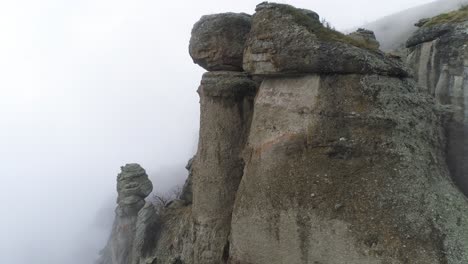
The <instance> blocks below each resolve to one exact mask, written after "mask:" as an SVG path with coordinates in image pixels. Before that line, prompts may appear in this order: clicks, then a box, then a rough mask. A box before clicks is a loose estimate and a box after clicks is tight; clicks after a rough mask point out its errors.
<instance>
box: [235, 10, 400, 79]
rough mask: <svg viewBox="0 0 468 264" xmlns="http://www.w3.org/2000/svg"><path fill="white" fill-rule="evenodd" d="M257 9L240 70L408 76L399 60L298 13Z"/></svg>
mask: <svg viewBox="0 0 468 264" xmlns="http://www.w3.org/2000/svg"><path fill="white" fill-rule="evenodd" d="M256 11H257V13H256V14H255V15H254V16H253V19H252V29H251V31H250V34H249V38H248V40H247V42H246V48H245V52H244V70H245V71H247V72H249V73H251V74H254V75H292V74H296V75H297V74H306V73H319V74H352V73H357V74H381V75H388V76H401V77H405V76H407V75H408V74H407V72H406V70H405V69H404V66H403V65H402V64H401V63H400V62H399V61H398V60H393V59H390V58H387V57H385V55H384V54H383V53H380V52H376V51H374V50H369V48H371V47H369V46H366V43H362V42H356V41H355V40H354V39H352V38H349V37H347V36H344V35H342V34H341V33H339V32H336V31H333V30H331V29H327V28H325V27H323V25H322V24H320V22H318V21H316V20H314V19H311V18H310V17H309V16H307V15H305V14H304V13H303V12H302V11H300V10H298V9H295V8H293V7H290V6H287V5H279V4H272V3H262V4H260V5H259V6H257V9H256ZM266 21H267V22H266ZM356 45H357V46H356ZM358 46H362V47H365V48H360V47H358ZM366 48H367V49H366Z"/></svg>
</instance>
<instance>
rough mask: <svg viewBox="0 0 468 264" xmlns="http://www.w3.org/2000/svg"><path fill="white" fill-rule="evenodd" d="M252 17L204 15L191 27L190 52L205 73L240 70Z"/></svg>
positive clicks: (228, 14)
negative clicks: (206, 71)
mask: <svg viewBox="0 0 468 264" xmlns="http://www.w3.org/2000/svg"><path fill="white" fill-rule="evenodd" d="M250 26H251V17H250V15H247V14H243V13H241V14H237V13H222V14H215V15H207V16H203V17H202V18H201V19H200V20H199V21H198V22H197V23H196V24H195V25H194V27H193V29H192V37H191V39H190V46H189V52H190V56H191V57H192V59H193V62H195V63H196V64H198V65H200V66H201V67H203V68H205V69H206V70H208V71H223V70H224V71H242V57H243V52H244V44H245V41H246V38H247V34H248V33H249V31H250Z"/></svg>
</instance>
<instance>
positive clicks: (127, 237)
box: [98, 164, 157, 264]
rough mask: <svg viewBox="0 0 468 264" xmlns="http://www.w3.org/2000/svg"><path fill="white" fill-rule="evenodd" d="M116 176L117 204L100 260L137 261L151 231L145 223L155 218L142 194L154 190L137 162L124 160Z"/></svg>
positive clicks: (114, 263) (118, 263)
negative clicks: (110, 230)
mask: <svg viewBox="0 0 468 264" xmlns="http://www.w3.org/2000/svg"><path fill="white" fill-rule="evenodd" d="M121 170H122V172H121V173H120V174H119V175H118V176H117V193H118V198H117V204H118V205H117V208H116V210H115V215H116V216H115V220H114V225H113V227H112V232H111V236H110V238H109V242H108V244H107V246H106V248H105V249H104V250H103V251H102V256H101V258H100V260H99V261H98V263H100V264H136V263H144V262H140V257H141V256H142V252H143V250H144V247H145V244H146V240H147V238H148V237H149V236H150V235H151V234H150V232H148V227H149V226H151V225H152V224H153V223H154V222H155V221H156V220H157V219H156V218H157V217H156V212H155V210H154V207H153V205H152V204H151V203H145V198H146V197H147V196H148V195H149V194H150V193H151V191H152V190H153V185H152V183H151V181H150V180H149V179H148V175H146V172H145V170H144V169H143V168H142V167H141V166H140V165H138V164H127V165H125V166H124V167H122V168H121Z"/></svg>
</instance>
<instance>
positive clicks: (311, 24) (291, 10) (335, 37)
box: [276, 4, 378, 51]
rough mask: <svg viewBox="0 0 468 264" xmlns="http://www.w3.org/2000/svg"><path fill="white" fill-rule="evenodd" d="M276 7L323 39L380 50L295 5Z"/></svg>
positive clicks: (279, 5)
mask: <svg viewBox="0 0 468 264" xmlns="http://www.w3.org/2000/svg"><path fill="white" fill-rule="evenodd" d="M276 7H277V8H279V9H280V10H281V11H282V12H283V13H285V14H288V15H290V16H291V17H292V18H293V19H294V21H295V22H296V23H297V24H299V25H301V26H303V27H305V28H306V29H307V30H309V31H310V32H311V33H313V34H315V35H316V36H317V37H318V38H319V39H321V40H325V41H336V42H342V43H347V44H350V45H353V46H356V47H359V48H363V49H367V50H371V51H377V50H378V48H375V46H373V45H372V43H371V42H369V41H364V40H356V39H353V38H350V37H348V36H346V35H345V34H343V33H341V32H339V31H336V30H334V29H333V28H330V27H325V26H324V25H323V24H322V23H320V22H319V21H315V20H314V19H312V18H311V17H309V16H307V15H306V14H304V13H303V12H302V11H301V10H300V9H297V8H295V7H293V6H290V5H285V4H277V6H276Z"/></svg>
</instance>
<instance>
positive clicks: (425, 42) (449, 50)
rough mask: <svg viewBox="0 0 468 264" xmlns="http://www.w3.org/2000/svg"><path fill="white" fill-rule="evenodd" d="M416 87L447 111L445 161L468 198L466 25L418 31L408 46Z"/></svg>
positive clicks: (467, 23)
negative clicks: (445, 107) (450, 115)
mask: <svg viewBox="0 0 468 264" xmlns="http://www.w3.org/2000/svg"><path fill="white" fill-rule="evenodd" d="M407 45H408V47H409V50H410V53H409V55H408V65H410V67H411V68H412V69H413V71H414V73H415V78H416V80H417V81H418V84H419V86H420V87H421V88H422V89H423V90H425V91H427V92H428V93H429V94H430V95H432V96H434V97H435V98H436V100H437V102H438V103H439V104H442V105H445V106H448V107H450V111H451V112H452V113H453V116H452V119H451V120H450V121H448V122H447V124H446V129H447V133H448V141H449V142H448V144H449V145H448V149H447V151H448V153H447V160H448V163H449V168H450V170H451V173H452V176H453V178H454V180H455V181H456V183H457V185H458V186H459V187H460V188H461V189H462V190H463V191H464V192H465V194H466V195H468V46H467V45H468V22H463V23H456V24H440V25H435V26H431V27H422V28H420V29H419V30H418V31H417V32H416V33H415V34H414V35H413V36H412V37H411V38H410V39H409V40H408V43H407Z"/></svg>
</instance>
